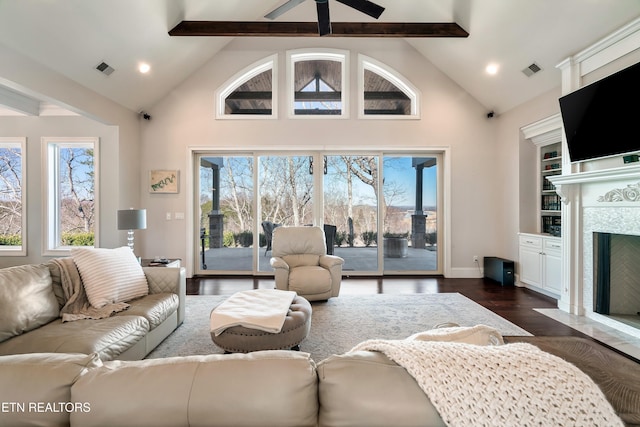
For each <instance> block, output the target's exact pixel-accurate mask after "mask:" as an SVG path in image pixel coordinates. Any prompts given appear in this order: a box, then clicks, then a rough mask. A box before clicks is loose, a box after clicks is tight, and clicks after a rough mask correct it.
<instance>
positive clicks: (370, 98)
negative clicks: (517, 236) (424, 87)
mask: <svg viewBox="0 0 640 427" xmlns="http://www.w3.org/2000/svg"><path fill="white" fill-rule="evenodd" d="M358 70H359V73H358V84H359V90H358V96H359V108H358V111H359V117H360V118H365V117H375V118H378V119H379V118H384V117H388V118H394V119H397V118H405V119H418V118H420V114H419V104H420V103H419V100H420V98H419V91H418V90H417V89H416V88H415V87H414V86H413V85H412V84H411V83H409V81H408V80H407V79H405V78H404V77H403V76H401V75H400V74H399V73H398V72H396V71H395V70H393V69H392V68H390V67H388V66H386V65H384V64H382V63H381V62H378V61H376V60H374V59H372V58H368V57H366V56H364V55H360V56H359V60H358Z"/></svg>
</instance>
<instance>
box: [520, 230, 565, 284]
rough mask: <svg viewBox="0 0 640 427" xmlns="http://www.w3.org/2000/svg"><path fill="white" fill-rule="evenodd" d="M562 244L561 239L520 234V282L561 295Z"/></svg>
mask: <svg viewBox="0 0 640 427" xmlns="http://www.w3.org/2000/svg"><path fill="white" fill-rule="evenodd" d="M561 264H562V242H561V241H560V238H559V237H553V236H546V235H541V234H528V233H520V249H519V280H520V282H522V283H525V284H527V285H531V286H534V287H536V288H539V289H542V290H544V291H547V292H548V293H551V294H553V295H559V294H560V281H561V274H560V266H561Z"/></svg>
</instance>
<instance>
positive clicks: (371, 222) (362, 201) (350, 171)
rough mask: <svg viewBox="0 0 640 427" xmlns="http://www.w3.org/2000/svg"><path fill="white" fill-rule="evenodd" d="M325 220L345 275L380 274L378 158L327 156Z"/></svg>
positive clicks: (325, 158) (326, 231)
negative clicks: (341, 261) (354, 273)
mask: <svg viewBox="0 0 640 427" xmlns="http://www.w3.org/2000/svg"><path fill="white" fill-rule="evenodd" d="M323 161H324V162H325V163H326V168H325V170H326V173H325V175H324V180H323V187H324V204H323V210H322V212H323V218H324V225H325V233H330V236H331V237H332V238H331V239H329V240H330V241H332V242H333V243H332V245H333V248H331V250H332V251H333V253H334V254H335V255H338V256H340V257H342V258H344V260H345V263H344V266H343V271H354V272H355V271H362V272H378V266H379V263H378V239H377V236H378V187H379V185H380V177H379V171H380V167H379V163H380V162H379V156H362V155H332V156H325V157H324V160H323Z"/></svg>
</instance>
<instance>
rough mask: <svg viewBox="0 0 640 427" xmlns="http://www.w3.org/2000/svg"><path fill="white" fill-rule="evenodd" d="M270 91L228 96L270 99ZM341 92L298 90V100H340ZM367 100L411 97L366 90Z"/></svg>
mask: <svg viewBox="0 0 640 427" xmlns="http://www.w3.org/2000/svg"><path fill="white" fill-rule="evenodd" d="M272 96H273V95H272V93H271V92H269V91H235V92H233V93H231V94H230V95H229V96H227V98H226V99H227V100H230V101H255V100H270V99H271V98H272ZM340 98H341V92H296V93H295V100H296V101H340ZM364 99H365V101H408V100H409V97H408V96H407V95H406V94H405V93H404V92H400V91H383V92H375V91H365V93H364Z"/></svg>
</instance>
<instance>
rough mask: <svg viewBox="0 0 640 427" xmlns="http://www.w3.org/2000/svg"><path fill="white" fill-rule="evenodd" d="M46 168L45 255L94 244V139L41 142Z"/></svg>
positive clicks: (96, 212) (95, 198)
mask: <svg viewBox="0 0 640 427" xmlns="http://www.w3.org/2000/svg"><path fill="white" fill-rule="evenodd" d="M43 140H44V144H43V146H44V147H45V149H46V152H45V155H44V158H45V159H46V164H47V175H46V176H47V203H46V209H47V213H46V215H45V227H44V228H45V230H46V239H45V245H46V247H45V252H51V251H53V252H55V251H59V250H68V249H69V248H70V247H73V246H95V245H96V241H97V236H96V223H97V214H98V207H97V200H98V194H97V189H98V182H97V179H98V138H43Z"/></svg>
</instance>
